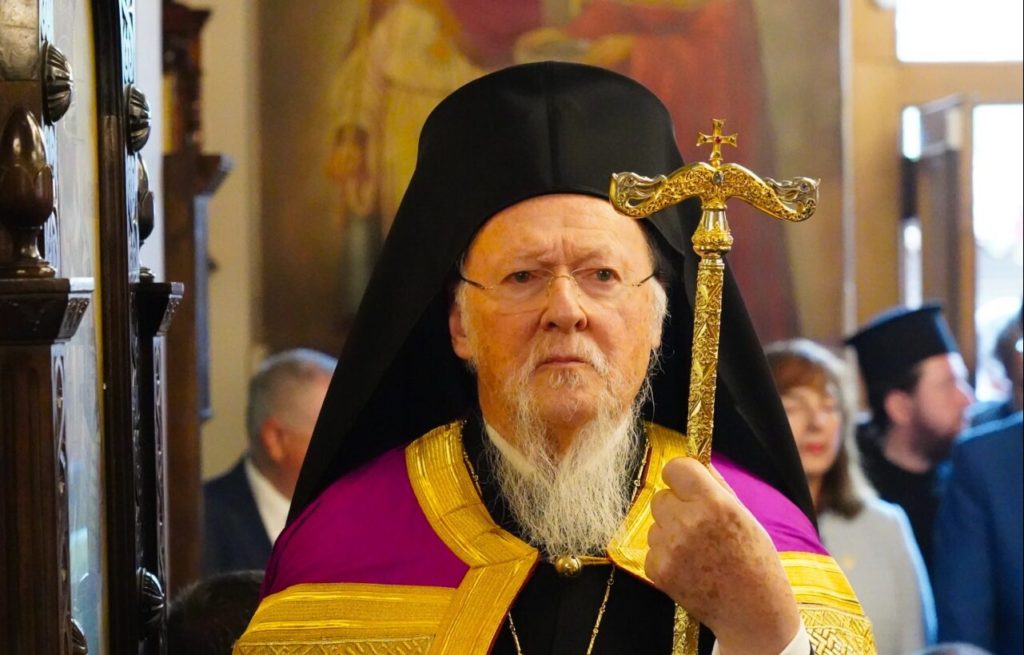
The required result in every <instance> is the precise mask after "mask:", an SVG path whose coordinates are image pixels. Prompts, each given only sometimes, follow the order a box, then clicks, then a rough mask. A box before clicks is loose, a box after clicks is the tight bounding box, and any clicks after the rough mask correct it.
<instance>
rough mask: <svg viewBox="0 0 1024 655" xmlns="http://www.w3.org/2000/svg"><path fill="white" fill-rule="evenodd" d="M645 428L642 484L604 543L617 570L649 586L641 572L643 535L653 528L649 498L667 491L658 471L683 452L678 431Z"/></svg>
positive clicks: (644, 552) (642, 565) (644, 543)
mask: <svg viewBox="0 0 1024 655" xmlns="http://www.w3.org/2000/svg"><path fill="white" fill-rule="evenodd" d="M645 427H646V428H647V443H648V445H649V449H650V455H649V456H648V458H647V464H646V469H645V470H644V476H643V481H642V484H641V486H640V490H639V491H638V492H637V494H636V500H635V501H633V505H632V507H630V508H629V512H628V513H627V514H626V520H625V521H624V522H623V523H622V527H621V528H619V531H618V532H617V533H616V534H615V536H614V537H612V541H611V543H610V544H608V557H609V558H611V560H612V561H613V562H615V563H616V564H617V565H618V566H619V567H620V568H622V569H624V570H626V571H629V572H630V573H632V574H633V575H635V576H637V577H638V578H642V579H643V580H646V581H647V582H648V583H649V584H650V582H651V580H650V578H648V577H647V574H646V573H644V560H646V559H647V551H648V550H649V548H648V547H647V533H648V532H650V530H651V526H652V525H654V517H653V516H651V499H653V498H654V494H656V493H658V492H659V491H661V490H662V489H667V488H668V485H666V484H665V481H664V480H662V479H661V471H662V469H664V468H665V465H666V464H668V463H669V461H671V460H673V459H675V458H676V457H685V456H686V454H687V450H686V442H685V440H684V438H683V435H681V434H679V433H678V432H675V431H673V430H669V429H668V428H663V427H661V426H660V425H655V424H653V423H646V424H645Z"/></svg>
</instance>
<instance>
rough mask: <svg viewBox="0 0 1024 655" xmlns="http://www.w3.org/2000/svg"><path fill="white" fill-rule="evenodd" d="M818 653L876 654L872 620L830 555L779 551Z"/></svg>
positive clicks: (833, 654)
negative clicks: (865, 612)
mask: <svg viewBox="0 0 1024 655" xmlns="http://www.w3.org/2000/svg"><path fill="white" fill-rule="evenodd" d="M779 558H780V559H781V560H782V567H783V569H785V571H786V577H788V578H789V584H790V586H791V587H792V588H793V595H794V596H796V602H797V605H798V606H799V608H800V617H801V618H802V619H803V621H804V627H806V628H807V634H808V635H809V636H810V638H811V644H812V645H813V646H814V653H815V655H873V654H874V653H875V638H874V635H873V634H872V631H871V622H870V621H869V620H868V618H867V617H866V616H864V612H863V610H862V609H861V606H860V601H858V600H857V595H856V594H855V593H854V592H853V588H852V587H850V583H849V581H848V580H847V579H846V575H844V574H843V572H842V570H841V569H840V568H839V565H838V564H836V562H835V560H834V559H832V557H830V556H828V555H816V554H814V553H799V552H785V553H779Z"/></svg>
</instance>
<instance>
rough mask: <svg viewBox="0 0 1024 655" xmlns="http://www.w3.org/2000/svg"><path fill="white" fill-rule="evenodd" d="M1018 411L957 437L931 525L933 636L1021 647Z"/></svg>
mask: <svg viewBox="0 0 1024 655" xmlns="http://www.w3.org/2000/svg"><path fill="white" fill-rule="evenodd" d="M1022 416H1024V415H1022V414H1021V413H1020V412H1018V413H1016V414H1014V415H1013V416H1011V417H1009V418H1007V419H1005V420H1003V421H1000V422H997V423H993V424H989V425H987V426H984V427H983V428H981V429H979V430H977V431H973V432H969V433H967V434H966V435H965V436H964V438H963V439H962V440H961V441H960V442H958V443H957V445H956V446H955V447H954V449H953V460H952V462H953V465H952V469H951V472H950V478H949V480H948V481H947V483H946V487H945V491H944V494H943V497H942V501H941V504H940V506H939V514H938V518H937V519H936V525H935V528H936V529H935V569H936V572H935V579H934V580H933V581H932V587H934V591H935V604H936V609H937V610H938V618H939V637H940V641H966V642H969V643H972V644H976V645H978V646H981V647H982V648H986V649H988V650H990V651H992V652H993V653H996V654H997V655H1004V654H1005V655H1009V654H1010V653H1012V654H1013V655H1020V653H1022V652H1024V644H1022V634H1024V629H1022V625H1024V609H1022V608H1024V599H1022V594H1024V584H1022V579H1024V574H1022V572H1021V557H1022V535H1021V530H1022V512H1024V491H1022V487H1021V476H1022V469H1024V434H1022V433H1024V427H1022Z"/></svg>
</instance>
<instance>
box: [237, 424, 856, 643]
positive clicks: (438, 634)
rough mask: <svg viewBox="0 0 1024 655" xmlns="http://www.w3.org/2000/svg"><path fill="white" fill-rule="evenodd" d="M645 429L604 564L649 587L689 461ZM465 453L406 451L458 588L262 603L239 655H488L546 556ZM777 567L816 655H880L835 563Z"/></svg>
mask: <svg viewBox="0 0 1024 655" xmlns="http://www.w3.org/2000/svg"><path fill="white" fill-rule="evenodd" d="M646 428H647V438H648V443H649V447H650V455H649V457H648V461H647V463H646V466H645V469H644V473H643V476H642V479H641V486H640V489H639V490H638V491H637V497H636V499H635V501H634V503H633V505H632V506H631V507H630V509H629V512H628V513H627V515H626V519H625V521H624V522H623V525H622V528H621V529H620V530H619V532H618V533H617V534H616V536H615V537H614V538H613V539H612V541H611V543H610V544H609V546H608V556H609V558H610V559H611V560H612V561H613V562H614V563H615V564H616V565H617V566H619V567H620V568H622V569H623V570H625V571H627V572H629V573H630V574H632V575H635V576H637V577H638V578H641V579H643V580H645V581H647V582H648V583H650V579H649V578H647V576H646V574H645V573H644V561H645V559H646V557H647V551H648V546H647V533H648V531H649V530H650V528H651V526H652V525H653V524H654V519H653V517H652V516H651V500H652V499H653V497H654V495H655V494H656V493H657V492H658V491H660V490H661V489H664V488H666V485H665V483H664V481H663V480H662V478H661V472H662V469H664V467H665V464H667V463H668V462H669V461H670V460H672V459H674V458H676V457H681V456H684V455H686V454H687V453H686V445H685V443H686V442H685V439H684V438H683V436H682V435H681V434H679V433H677V432H674V431H672V430H669V429H667V428H663V427H661V426H657V425H653V424H647V425H646ZM462 453H463V445H462V425H461V424H460V423H452V424H449V425H445V426H442V427H440V428H437V429H435V430H433V431H431V432H429V433H428V434H426V435H424V436H423V437H421V438H420V439H417V440H416V441H414V442H413V443H412V444H410V445H409V446H408V447H407V448H406V467H407V471H408V475H409V480H410V482H411V484H412V488H413V491H414V492H415V494H416V498H417V500H418V502H419V505H420V508H421V509H422V511H423V513H424V515H425V516H426V518H427V520H428V521H429V522H430V525H431V527H432V528H433V529H434V531H435V532H436V534H437V535H438V537H439V538H441V539H442V540H443V541H444V543H445V545H447V546H448V548H450V549H451V551H452V552H453V553H454V554H455V555H456V556H457V557H459V559H461V560H462V561H463V562H465V563H466V565H467V566H469V571H468V572H467V574H466V576H465V577H464V578H463V580H462V582H461V583H460V584H459V586H458V588H456V589H450V588H445V587H427V586H409V585H376V584H357V583H325V584H301V585H295V586H292V587H289V588H288V589H285V590H284V591H281V592H279V593H277V594H274V595H272V596H269V597H267V598H265V599H264V600H263V602H262V603H261V604H260V607H259V609H258V610H257V611H256V615H255V616H254V617H253V620H252V622H251V623H250V625H249V628H248V630H247V631H246V633H245V635H243V637H242V638H241V639H240V640H239V641H238V643H237V644H236V645H235V650H234V655H294V654H295V653H310V654H315V655H321V654H322V655H327V654H331V655H334V654H337V655H364V654H380V655H405V654H409V655H439V654H444V655H483V654H485V653H487V652H488V650H489V649H490V647H491V645H492V643H493V641H494V639H495V637H496V635H497V634H498V632H499V631H500V629H501V623H502V621H503V620H504V618H505V615H506V614H507V613H508V610H509V608H510V607H511V606H512V603H513V602H514V601H515V598H516V595H517V594H518V593H519V591H520V590H521V589H522V588H523V586H524V585H525V584H526V581H527V579H528V578H529V576H530V573H531V571H532V570H533V568H534V566H535V565H536V562H537V559H538V552H537V550H536V549H534V548H533V547H531V546H529V545H528V544H526V543H524V542H523V541H521V540H520V539H517V538H516V537H515V536H513V535H512V534H510V533H508V532H506V531H505V530H503V529H502V528H501V527H499V526H498V525H497V524H496V523H495V522H494V520H493V519H492V518H491V516H490V514H489V513H488V512H487V508H486V507H485V506H484V504H483V501H482V499H481V498H480V495H479V494H478V493H477V491H476V487H475V486H474V485H473V481H472V478H471V477H470V474H469V471H468V470H467V469H466V466H465V463H464V461H463V455H462ZM366 547H368V548H372V547H373V545H372V544H367V545H366ZM414 547H415V545H414V544H410V548H414ZM779 557H780V558H781V560H782V563H783V566H784V568H785V570H786V574H787V576H788V578H789V581H790V584H791V585H792V587H793V592H794V594H795V596H796V599H797V602H798V604H799V607H800V614H801V617H802V618H803V621H804V625H805V626H806V628H807V632H808V634H809V635H810V638H811V642H812V643H813V644H814V652H815V654H816V655H840V654H843V655H862V654H868V653H874V652H875V650H874V641H873V638H872V635H871V627H870V624H869V622H868V621H867V619H866V618H865V617H864V616H863V613H862V612H861V610H860V605H859V603H858V602H857V598H856V596H855V595H854V593H853V591H852V590H851V589H850V585H849V583H848V582H847V581H846V577H845V576H844V575H843V574H842V571H840V570H839V567H838V566H837V565H836V563H835V562H834V561H833V560H832V558H831V557H828V556H826V555H814V554H809V553H792V552H787V553H780V554H779ZM690 627H695V626H690ZM688 629H689V628H688Z"/></svg>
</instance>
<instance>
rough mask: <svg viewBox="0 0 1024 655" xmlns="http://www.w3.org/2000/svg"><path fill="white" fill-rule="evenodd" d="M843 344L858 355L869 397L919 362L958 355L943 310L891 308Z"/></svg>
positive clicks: (932, 306) (936, 307) (935, 305)
mask: <svg viewBox="0 0 1024 655" xmlns="http://www.w3.org/2000/svg"><path fill="white" fill-rule="evenodd" d="M846 343H847V344H848V345H851V346H853V347H854V349H856V351H857V362H858V364H859V365H860V372H861V375H862V376H863V377H864V384H865V385H866V386H867V388H868V394H870V395H875V394H877V393H879V392H882V391H887V390H888V388H889V387H890V386H891V385H892V384H893V383H895V382H896V381H897V380H899V379H901V378H902V377H904V376H905V375H906V374H907V372H908V371H909V370H910V369H911V368H912V367H913V366H914V365H915V364H917V363H918V362H922V361H924V360H926V359H928V358H929V357H932V356H934V355H942V354H945V353H955V352H959V349H958V348H957V346H956V339H954V338H953V334H952V332H950V330H949V325H947V324H946V319H945V318H943V316H942V306H941V305H939V304H938V303H929V304H926V305H923V306H921V307H919V308H917V309H908V308H906V307H893V308H891V309H888V310H886V311H884V312H882V313H881V314H879V315H877V316H875V317H874V318H872V319H871V320H870V321H868V323H867V324H866V325H865V326H864V327H862V328H861V329H860V330H859V331H858V332H857V333H856V334H853V335H851V336H850V337H847V339H846Z"/></svg>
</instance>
